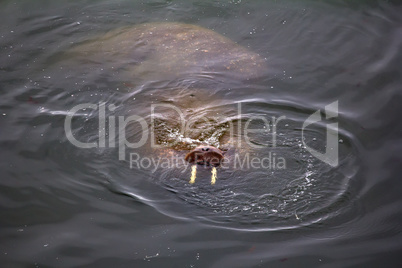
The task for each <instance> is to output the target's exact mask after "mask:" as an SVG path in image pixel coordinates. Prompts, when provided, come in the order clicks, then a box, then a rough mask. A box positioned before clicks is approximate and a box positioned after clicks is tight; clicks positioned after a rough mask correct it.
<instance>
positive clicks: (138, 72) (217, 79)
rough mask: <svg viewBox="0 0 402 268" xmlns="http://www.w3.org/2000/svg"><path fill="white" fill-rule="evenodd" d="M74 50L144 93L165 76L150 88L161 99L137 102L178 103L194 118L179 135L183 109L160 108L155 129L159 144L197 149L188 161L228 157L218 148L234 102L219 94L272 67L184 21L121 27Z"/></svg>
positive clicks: (85, 60)
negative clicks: (192, 123)
mask: <svg viewBox="0 0 402 268" xmlns="http://www.w3.org/2000/svg"><path fill="white" fill-rule="evenodd" d="M70 53H71V56H73V57H74V58H77V57H78V58H79V59H80V60H81V61H83V63H90V64H92V65H91V66H93V68H92V70H89V71H88V73H89V74H91V75H94V74H93V73H94V71H95V70H102V71H103V74H105V75H110V74H111V73H112V74H113V76H115V77H116V76H118V77H119V79H121V80H122V81H130V83H131V84H132V85H134V86H133V87H134V88H135V89H137V88H140V89H141V90H140V91H141V92H144V90H143V89H144V87H149V85H150V84H151V85H152V83H156V81H164V82H163V83H160V84H163V85H165V84H166V85H169V86H166V87H164V88H160V89H158V88H155V87H152V88H149V89H148V90H153V91H152V92H153V94H151V95H153V96H156V97H155V99H156V100H157V102H155V99H152V100H151V99H150V97H149V96H147V97H148V99H145V100H144V99H142V101H141V103H140V104H138V102H137V103H136V105H137V106H136V108H137V111H140V112H141V111H144V110H146V109H148V107H149V106H150V104H151V103H154V104H155V103H169V104H172V105H175V106H176V107H177V108H178V109H180V110H181V111H182V113H183V115H184V117H185V120H187V121H188V120H193V121H194V126H195V127H193V128H192V130H189V131H187V132H185V133H184V134H180V135H173V134H174V133H175V132H179V131H177V128H178V127H179V124H178V123H177V121H178V120H177V119H178V115H177V113H176V112H172V111H169V109H165V110H163V111H160V112H159V114H158V113H156V116H155V118H156V120H155V122H156V124H155V127H154V129H152V131H153V132H154V133H155V136H156V141H157V143H158V144H165V145H166V144H167V145H168V146H169V147H170V148H172V149H175V150H177V151H182V150H189V149H192V151H190V152H189V153H188V154H187V157H186V160H187V161H189V162H193V163H194V162H195V163H198V164H208V165H212V166H217V165H219V163H220V162H221V160H222V159H223V152H222V151H221V150H220V149H218V148H219V147H220V146H221V145H222V144H221V142H222V140H224V138H223V136H224V135H225V133H226V131H225V129H224V128H225V127H226V125H228V121H227V118H228V116H227V115H230V112H228V111H227V107H228V106H229V105H231V104H228V103H226V104H225V105H226V107H225V106H224V105H221V104H222V102H221V101H222V100H223V98H222V95H221V97H218V96H217V95H216V92H217V91H218V88H219V90H222V91H223V90H225V89H227V88H229V86H228V85H229V84H233V83H236V82H239V83H241V82H244V81H245V83H248V82H247V81H250V80H251V79H254V78H258V77H261V76H262V75H264V74H265V72H266V69H267V68H266V62H265V60H264V59H263V58H262V57H260V56H259V55H258V54H257V53H254V52H251V51H249V50H248V49H246V48H244V47H242V46H240V45H238V44H236V43H235V42H233V41H231V40H230V39H228V38H226V37H224V36H222V35H220V34H218V33H216V32H214V31H212V30H208V29H205V28H202V27H199V26H196V25H189V24H183V23H148V24H140V25H136V26H132V27H126V28H121V29H117V30H114V31H111V32H109V33H107V34H105V35H104V36H101V37H98V38H95V39H93V40H89V41H85V42H83V43H81V44H79V45H77V46H75V47H74V48H73V49H71V50H70ZM95 75H99V73H97V74H95ZM99 76H100V75H99ZM165 81H168V82H165ZM172 81H173V82H172ZM174 81H178V82H177V83H175V82H174ZM172 84H173V85H174V86H171V85H172ZM176 85H177V86H176ZM229 90H230V89H229ZM167 91H169V92H167ZM137 99H139V98H137ZM225 109H226V110H225ZM217 114H222V115H223V119H222V118H220V119H211V118H212V116H216V115H217ZM225 114H226V116H225ZM198 119H199V120H198ZM197 120H198V123H197ZM229 120H231V119H229ZM229 123H230V122H229ZM197 128H198V131H194V129H197ZM127 136H129V135H127ZM183 136H184V137H185V138H186V140H185V141H184V142H183V140H184V139H183ZM211 137H212V138H213V139H211ZM179 139H180V141H179ZM172 140H173V141H172ZM211 140H213V141H212V142H211ZM227 140H228V139H227V138H226V139H225V141H227ZM199 145H204V147H197V146H199ZM194 147H197V148H195V149H194ZM206 148H209V149H208V150H207V149H206ZM203 149H204V150H203ZM153 150H154V149H153ZM151 152H152V151H151ZM154 152H155V151H154ZM159 152H166V150H159ZM187 152H188V151H187ZM152 153H153V152H152ZM196 156H197V157H196Z"/></svg>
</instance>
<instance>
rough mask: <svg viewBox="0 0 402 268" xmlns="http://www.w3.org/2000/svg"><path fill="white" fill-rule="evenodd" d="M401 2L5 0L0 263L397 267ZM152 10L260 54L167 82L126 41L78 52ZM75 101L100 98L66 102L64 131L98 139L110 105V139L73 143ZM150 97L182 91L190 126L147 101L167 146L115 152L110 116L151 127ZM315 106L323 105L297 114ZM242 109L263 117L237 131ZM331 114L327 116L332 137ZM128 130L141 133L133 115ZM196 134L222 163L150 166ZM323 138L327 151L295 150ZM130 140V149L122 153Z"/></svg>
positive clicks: (320, 143)
mask: <svg viewBox="0 0 402 268" xmlns="http://www.w3.org/2000/svg"><path fill="white" fill-rule="evenodd" d="M401 14H402V6H401V5H400V4H399V2H398V1H240V0H239V1H220V2H218V1H166V2H164V1H147V2H144V3H143V2H138V1H57V2H56V1H53V2H52V1H18V2H14V1H2V2H1V3H0V16H1V22H2V23H1V24H0V49H1V54H0V73H1V78H0V90H1V99H0V113H1V114H0V126H1V128H0V144H1V151H0V152H1V153H0V155H1V164H0V167H1V180H0V183H1V187H0V191H1V194H0V205H1V216H0V226H1V231H0V234H1V238H0V240H1V243H0V263H1V267H77V266H82V267H112V266H114V267H161V266H164V267H400V265H401V264H402V258H401V257H400V256H399V255H400V252H401V249H402V235H401V231H402V225H401V223H402V217H401V212H402V210H401V207H402V202H401V198H400V193H401V190H402V187H401V186H402V183H401V181H400V179H401V177H400V174H401V171H402V170H401V163H402V161H401V160H402V158H401V156H400V152H401V150H402V142H401V141H402V139H401V134H402V122H401V120H400V119H399V115H400V114H401V112H402V108H400V104H401V103H402V94H401V92H402V91H401V87H402V71H401V70H402V68H401V67H402V65H401V63H402V53H401V51H402V16H401ZM149 22H182V23H189V24H195V25H199V26H202V27H205V28H208V29H211V30H214V31H215V32H217V33H219V34H221V35H224V36H226V37H227V38H229V39H231V40H233V41H234V42H236V43H238V44H239V45H241V46H243V47H245V48H247V49H248V50H249V51H250V53H258V54H259V56H260V57H261V59H263V60H264V61H266V63H267V66H268V68H267V69H266V70H264V71H263V72H262V74H261V75H260V76H259V77H258V78H257V79H249V80H247V79H239V80H236V79H233V77H230V78H229V77H225V76H222V75H220V74H219V73H214V74H209V75H206V74H205V73H197V72H196V71H194V69H189V70H186V72H182V73H181V74H180V77H179V78H178V77H175V78H174V79H173V78H171V77H169V76H164V75H162V74H161V73H160V72H162V71H163V70H162V68H159V69H158V67H160V66H161V65H158V64H157V63H155V65H154V66H153V67H152V66H151V67H148V69H144V70H142V72H138V70H137V71H134V72H130V69H129V68H127V66H126V62H127V60H128V59H130V57H131V56H132V55H126V54H125V52H124V51H117V52H116V57H114V58H113V60H112V61H110V60H108V59H106V58H102V57H99V58H95V59H90V60H89V59H85V57H81V56H77V55H76V54H74V51H75V50H76V49H77V47H78V48H79V47H80V44H81V43H82V42H85V41H87V40H95V41H96V40H100V36H103V34H105V33H107V32H109V31H113V30H115V29H119V28H122V27H127V26H132V25H137V24H140V23H149ZM156 70H157V71H156ZM189 74H191V75H189ZM84 103H92V104H94V105H97V110H94V109H90V108H87V109H86V110H80V111H78V112H77V114H75V116H74V118H73V121H72V129H73V134H74V137H76V138H77V139H78V140H80V141H81V142H86V143H89V142H98V141H99V140H100V138H99V137H100V135H99V123H98V121H99V110H100V109H102V108H101V106H99V105H101V104H102V103H105V105H106V108H107V109H106V116H107V118H108V120H107V122H106V126H105V129H104V130H105V132H106V133H105V137H106V141H107V142H106V146H103V147H102V146H100V148H88V149H83V148H78V147H76V146H74V145H73V144H72V143H71V142H70V141H69V140H68V138H67V136H66V132H65V119H66V117H67V116H68V115H69V113H68V112H69V111H71V109H72V108H73V107H75V106H76V105H79V104H84ZM334 103H337V108H338V109H336V111H337V113H336V114H335V116H334V117H333V118H326V116H327V117H328V114H329V112H328V107H327V106H328V105H330V104H334ZM111 104H112V105H114V106H115V107H116V108H115V109H114V110H113V109H112V110H110V109H109V107H110V106H109V105H111ZM152 104H174V105H177V106H178V107H180V108H181V109H183V110H184V111H185V117H186V120H195V122H197V124H196V126H197V129H198V133H196V134H194V133H193V132H189V133H184V135H183V136H181V134H180V131H179V127H178V121H179V120H178V118H175V117H174V116H172V115H171V114H169V113H167V112H166V111H159V112H158V113H156V118H157V119H158V120H159V121H157V129H156V130H155V132H158V133H159V132H160V133H159V134H158V133H157V134H158V135H159V136H158V139H159V141H160V142H168V141H175V142H178V143H177V144H173V145H171V146H170V147H168V148H162V149H153V148H151V146H150V144H149V142H147V143H146V144H145V145H144V146H142V147H140V148H137V149H132V148H128V147H124V148H125V152H124V154H123V155H124V156H125V160H119V144H118V139H119V135H117V134H116V139H115V143H116V144H115V147H111V146H109V145H110V142H109V137H110V135H111V134H110V132H109V129H110V128H108V127H107V126H108V125H107V124H109V122H110V118H114V119H115V121H116V122H115V123H116V126H117V125H118V122H119V118H118V117H119V116H120V117H124V118H127V117H128V116H130V115H137V116H141V117H143V118H145V120H146V125H148V124H150V123H151V119H152V117H151V115H150V114H151V113H150V112H151V105H152ZM239 107H240V108H241V111H239ZM326 107H327V113H325V108H326ZM333 107H335V106H333ZM317 110H319V111H321V113H318V115H320V114H321V118H322V119H323V120H321V121H320V122H316V123H314V124H311V125H309V126H305V125H303V124H304V123H305V122H306V120H307V119H308V118H309V116H311V115H312V114H314V113H315V112H316V111H317ZM281 116H282V118H283V119H282V120H281V121H278V124H277V126H276V127H277V129H276V133H274V132H273V129H272V122H273V121H274V120H275V119H278V118H279V117H281ZM202 117H205V118H208V120H206V121H205V120H204V121H202ZM255 118H260V119H259V120H252V121H251V124H250V125H249V128H250V129H264V127H266V128H268V130H267V131H263V132H256V133H252V134H250V135H249V136H248V137H249V139H250V144H251V145H250V144H248V143H247V142H246V140H245V134H244V129H245V128H246V127H245V125H246V123H247V121H248V120H250V119H255ZM261 118H266V119H267V120H268V121H269V122H270V124H269V125H268V126H266V125H264V121H262V120H261ZM112 120H113V119H112ZM336 123H337V128H334V126H336V125H335V124H336ZM330 125H331V126H332V128H331V127H328V126H330ZM230 126H233V128H234V129H235V131H234V132H231V131H230ZM327 129H328V130H334V129H336V130H337V136H336V140H335V143H332V144H331V146H327V147H328V148H327V147H326V143H327V141H328V140H332V141H333V138H334V137H335V136H334V135H332V136H330V137H328V138H327V136H326V135H327ZM116 131H117V130H116ZM151 132H152V130H151ZM124 133H126V135H127V137H128V138H130V139H131V142H138V141H139V140H140V139H141V136H142V129H141V125H140V124H139V123H138V122H137V123H133V124H132V125H130V126H128V127H127V131H126V132H124ZM161 133H164V134H161ZM331 133H334V132H331ZM118 134H121V133H118ZM147 134H151V133H147ZM231 134H233V135H231ZM231 138H233V139H231ZM273 138H275V141H274V140H273ZM200 142H204V143H208V144H212V145H214V146H217V147H220V148H223V149H225V150H227V159H228V160H230V161H231V164H232V165H229V166H228V167H227V168H224V167H221V168H218V170H217V173H218V174H217V181H216V184H214V185H211V184H210V180H211V169H210V168H202V167H199V168H198V170H197V178H196V181H195V183H194V184H190V183H189V180H190V176H191V168H190V167H189V166H179V167H177V166H174V167H172V166H169V167H166V166H165V167H162V166H155V165H154V164H153V163H152V159H153V160H155V159H156V160H158V157H159V159H163V158H169V159H175V158H174V157H177V159H182V158H183V157H184V155H185V153H186V152H187V151H186V149H189V148H191V147H192V146H194V145H196V144H198V143H200ZM239 142H241V144H239ZM252 145H259V148H254V147H253V146H252ZM274 145H276V146H274ZM334 146H336V147H338V148H337V150H336V151H337V152H338V157H337V158H336V159H337V160H338V162H337V163H336V164H334V163H332V165H331V163H330V164H329V163H325V162H324V161H322V160H321V159H319V158H317V157H316V156H314V155H313V154H312V153H311V151H309V150H308V148H312V149H314V150H316V151H317V152H319V153H321V154H323V153H324V152H325V151H326V150H327V149H328V150H329V151H331V150H333V152H334V151H335V149H334V148H335V147H334ZM130 153H134V154H136V155H138V157H139V158H138V159H139V161H143V162H139V163H140V165H136V164H135V163H134V164H133V163H131V164H132V166H131V168H130V161H129V154H130ZM236 156H240V157H241V159H243V160H244V159H245V157H246V156H248V157H249V159H252V158H256V159H266V162H265V164H266V165H265V166H264V167H261V166H258V167H249V168H246V167H244V166H240V165H239V162H236V161H237V160H238V159H237V158H236ZM274 158H275V160H274ZM268 159H269V162H267V161H268ZM281 159H283V160H284V163H285V168H281V166H280V165H279V164H278V163H279V162H280V161H281ZM273 161H276V162H275V164H274V163H273ZM246 162H247V161H246ZM141 163H142V164H141ZM233 163H237V166H234V165H233ZM241 163H243V162H241ZM267 163H270V164H271V166H267ZM282 167H283V166H282Z"/></svg>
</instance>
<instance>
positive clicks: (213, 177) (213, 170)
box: [211, 167, 217, 185]
mask: <svg viewBox="0 0 402 268" xmlns="http://www.w3.org/2000/svg"><path fill="white" fill-rule="evenodd" d="M216 173H217V172H216V167H213V168H212V177H211V185H213V184H215V182H216Z"/></svg>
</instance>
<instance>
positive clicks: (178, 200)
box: [125, 102, 358, 231]
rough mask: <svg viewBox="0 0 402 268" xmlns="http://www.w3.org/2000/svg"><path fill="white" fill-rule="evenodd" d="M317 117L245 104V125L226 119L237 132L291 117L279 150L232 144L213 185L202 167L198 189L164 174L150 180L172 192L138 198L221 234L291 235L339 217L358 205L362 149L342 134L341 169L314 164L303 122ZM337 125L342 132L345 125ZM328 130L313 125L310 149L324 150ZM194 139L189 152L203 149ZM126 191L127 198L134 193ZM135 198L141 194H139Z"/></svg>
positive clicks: (186, 176) (261, 141) (262, 137)
mask: <svg viewBox="0 0 402 268" xmlns="http://www.w3.org/2000/svg"><path fill="white" fill-rule="evenodd" d="M275 107H276V108H275ZM312 113H313V112H312V111H309V110H308V109H305V110H303V109H300V107H297V106H296V105H295V106H293V107H291V106H289V103H286V104H283V105H276V106H275V105H272V104H264V103H261V102H260V103H257V102H249V103H246V104H245V105H244V109H243V114H242V115H241V119H239V118H238V117H235V116H233V117H227V118H228V119H227V121H232V122H233V124H234V125H236V126H237V124H238V123H239V122H240V120H241V121H242V122H246V121H247V119H249V118H252V117H253V116H255V115H257V114H259V115H265V116H266V117H268V118H271V117H272V116H278V114H282V115H285V116H286V119H284V120H283V121H281V122H279V123H278V125H277V133H276V134H277V135H276V141H275V142H276V146H275V147H274V146H273V141H272V137H273V134H272V132H269V131H267V132H261V133H257V134H254V135H249V136H250V141H251V142H252V144H254V145H255V144H258V145H260V148H258V149H256V148H252V147H251V146H250V145H247V144H246V143H245V141H244V140H243V141H242V145H241V146H240V147H239V145H238V144H235V143H232V144H231V145H230V146H229V150H228V153H227V157H226V158H227V159H228V164H227V165H225V166H222V167H219V168H218V179H217V183H216V184H215V185H211V184H210V180H211V169H210V168H205V167H202V166H199V167H198V169H197V178H196V181H195V183H194V184H190V183H189V180H190V175H191V169H190V167H189V166H181V167H177V166H176V167H172V168H165V169H160V168H159V169H156V171H155V172H149V177H150V178H151V181H152V182H153V183H154V185H155V186H156V187H161V188H163V189H165V190H166V192H165V193H164V194H161V192H160V191H156V192H158V194H155V193H152V192H147V191H145V192H144V191H142V192H140V196H141V198H142V199H143V200H145V201H144V202H145V203H149V204H150V205H152V206H153V207H155V208H156V209H157V210H158V211H160V212H161V213H164V214H167V215H170V216H172V217H179V218H185V219H190V220H191V219H193V220H198V221H199V220H201V221H202V222H204V223H205V224H212V225H215V226H219V227H221V228H233V229H240V230H249V231H261V230H280V229H292V228H299V227H301V226H307V225H311V224H313V223H316V222H321V221H324V220H326V219H330V218H333V217H335V216H337V215H338V214H340V213H343V211H344V210H347V207H348V205H347V204H348V203H349V202H350V201H351V199H353V198H354V197H353V194H352V192H353V189H352V188H351V186H350V183H349V182H350V179H351V178H352V177H353V175H354V174H355V173H356V171H357V169H358V165H357V159H356V155H357V154H356V150H357V149H356V148H357V144H354V143H355V142H356V141H355V140H354V138H353V136H351V135H350V133H348V132H347V130H346V129H342V128H341V129H340V130H339V152H340V156H339V157H340V160H339V165H338V166H337V167H331V166H330V165H328V164H326V163H324V162H322V161H321V160H319V159H316V158H315V157H314V156H312V155H311V154H310V153H309V152H308V151H307V150H306V149H305V148H304V144H303V142H302V140H301V137H302V134H301V126H302V124H303V120H304V119H305V118H307V117H308V116H309V115H310V114H312ZM268 120H269V119H268ZM342 120H344V119H343V118H339V121H342ZM221 123H222V122H221ZM225 123H228V122H225ZM218 125H219V124H218ZM339 125H340V126H341V127H342V125H343V124H342V122H340V124H339ZM243 126H244V124H243ZM323 126H324V125H317V126H311V127H309V128H308V129H306V130H305V131H304V139H305V142H306V144H307V145H308V146H310V147H312V148H316V149H317V150H318V149H320V148H321V149H324V150H325V142H326V136H325V128H324V127H323ZM219 127H222V124H220V125H219ZM259 127H262V122H261V121H258V120H257V121H255V122H254V123H253V122H252V123H251V124H250V128H259ZM166 130H168V133H170V135H173V136H175V135H181V134H179V133H178V132H174V131H173V130H172V129H170V128H166ZM226 130H227V129H226ZM226 134H227V133H223V134H222V136H221V139H220V141H221V142H220V143H219V142H218V144H217V146H221V147H225V144H224V143H223V142H222V140H226V141H227V140H228V139H225V135H226ZM188 139H189V140H190V141H191V142H190V145H191V146H193V145H197V144H198V142H197V140H192V139H190V138H188ZM229 140H230V139H229ZM226 146H227V145H226ZM253 159H265V160H263V161H265V162H264V163H263V164H260V165H259V164H254V166H252V165H251V163H252V161H253ZM255 161H257V162H254V163H258V160H255ZM279 163H282V164H281V165H280V164H279ZM148 190H149V189H148ZM125 191H126V192H127V193H129V192H130V190H129V187H128V188H126V190H125ZM134 192H136V193H138V189H137V190H135V191H134ZM162 196H163V197H162ZM158 199H159V200H158ZM146 200H153V201H149V202H148V201H146ZM160 200H163V202H160Z"/></svg>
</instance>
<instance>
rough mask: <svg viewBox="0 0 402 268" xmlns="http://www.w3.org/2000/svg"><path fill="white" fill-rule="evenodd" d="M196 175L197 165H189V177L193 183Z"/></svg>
mask: <svg viewBox="0 0 402 268" xmlns="http://www.w3.org/2000/svg"><path fill="white" fill-rule="evenodd" d="M196 176H197V165H192V166H191V178H190V181H189V182H190V183H191V184H193V183H194V182H195V177H196Z"/></svg>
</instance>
